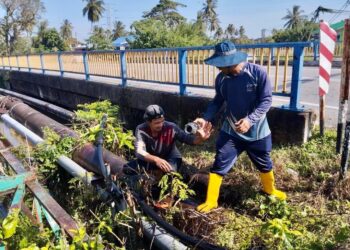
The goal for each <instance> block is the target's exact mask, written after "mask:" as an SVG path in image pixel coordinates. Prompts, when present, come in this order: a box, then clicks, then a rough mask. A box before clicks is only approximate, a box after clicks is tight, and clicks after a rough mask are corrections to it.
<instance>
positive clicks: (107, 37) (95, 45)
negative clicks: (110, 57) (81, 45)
mask: <svg viewBox="0 0 350 250" xmlns="http://www.w3.org/2000/svg"><path fill="white" fill-rule="evenodd" d="M86 42H87V43H88V44H89V46H90V49H92V50H106V49H113V46H112V35H111V33H110V32H109V31H108V30H104V29H103V28H102V27H98V26H94V27H93V31H92V34H91V36H90V37H89V38H88V39H87V40H86Z"/></svg>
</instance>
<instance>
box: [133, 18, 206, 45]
mask: <svg viewBox="0 0 350 250" xmlns="http://www.w3.org/2000/svg"><path fill="white" fill-rule="evenodd" d="M132 29H133V32H132V33H133V35H134V36H135V40H134V41H133V42H131V47H132V48H160V47H179V46H199V45H208V44H210V43H211V42H210V40H209V38H208V37H207V36H206V35H205V33H204V32H203V30H202V28H201V25H200V24H198V23H181V24H179V25H177V26H176V27H171V28H169V27H168V26H167V25H166V24H165V23H164V22H162V21H160V20H154V19H145V20H141V21H136V22H134V23H133V24H132Z"/></svg>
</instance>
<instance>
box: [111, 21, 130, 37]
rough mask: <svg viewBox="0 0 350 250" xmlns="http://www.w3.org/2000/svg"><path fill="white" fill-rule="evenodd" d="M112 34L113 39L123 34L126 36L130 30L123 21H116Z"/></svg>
mask: <svg viewBox="0 0 350 250" xmlns="http://www.w3.org/2000/svg"><path fill="white" fill-rule="evenodd" d="M113 26H114V27H113V30H112V36H113V40H115V39H117V38H118V37H121V36H126V35H127V34H128V32H127V31H126V30H125V25H124V24H123V23H122V22H121V21H115V22H114V23H113Z"/></svg>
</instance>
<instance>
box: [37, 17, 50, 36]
mask: <svg viewBox="0 0 350 250" xmlns="http://www.w3.org/2000/svg"><path fill="white" fill-rule="evenodd" d="M48 28H49V23H48V22H47V20H44V21H41V22H40V23H39V25H38V33H37V35H38V37H42V35H43V33H44V32H45V31H47V29H48Z"/></svg>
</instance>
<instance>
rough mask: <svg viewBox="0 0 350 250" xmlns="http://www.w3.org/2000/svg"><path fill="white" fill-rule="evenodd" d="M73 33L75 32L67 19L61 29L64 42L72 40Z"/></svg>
mask: <svg viewBox="0 0 350 250" xmlns="http://www.w3.org/2000/svg"><path fill="white" fill-rule="evenodd" d="M72 32H73V26H72V23H71V22H69V20H68V19H65V20H64V21H63V24H62V26H61V28H60V34H61V37H62V38H63V40H68V39H70V38H72Z"/></svg>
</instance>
